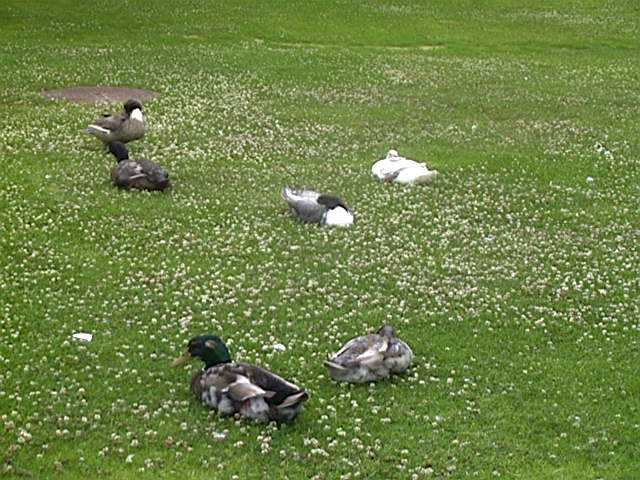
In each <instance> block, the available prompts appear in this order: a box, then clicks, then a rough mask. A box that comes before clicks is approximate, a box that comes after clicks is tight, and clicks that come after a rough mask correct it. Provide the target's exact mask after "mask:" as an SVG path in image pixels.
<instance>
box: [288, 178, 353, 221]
mask: <svg viewBox="0 0 640 480" xmlns="http://www.w3.org/2000/svg"><path fill="white" fill-rule="evenodd" d="M281 195H282V198H284V199H285V201H286V202H287V203H288V204H289V209H290V210H291V212H292V213H293V214H294V215H296V216H298V217H299V218H301V219H302V220H305V221H307V222H315V223H320V224H322V225H351V224H352V223H353V213H352V212H351V209H350V208H349V206H348V205H347V202H345V200H344V199H343V198H342V197H340V196H338V195H333V194H331V193H319V192H316V191H314V190H308V189H301V190H293V189H291V188H289V187H288V186H287V185H285V186H284V187H282V191H281Z"/></svg>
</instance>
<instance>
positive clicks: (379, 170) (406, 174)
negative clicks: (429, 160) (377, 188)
mask: <svg viewBox="0 0 640 480" xmlns="http://www.w3.org/2000/svg"><path fill="white" fill-rule="evenodd" d="M371 173H373V174H374V175H375V176H376V177H378V178H379V179H381V180H384V181H385V182H396V183H403V184H407V185H418V184H421V183H426V182H428V181H429V180H432V179H433V178H434V177H435V176H436V175H438V171H437V170H429V168H427V165H426V164H424V163H422V162H417V161H416V160H411V159H410V158H406V157H403V156H401V155H400V154H399V153H398V151H397V150H394V149H391V150H389V151H388V152H387V156H386V157H385V158H381V159H380V160H378V161H376V162H375V163H374V164H373V166H372V167H371Z"/></svg>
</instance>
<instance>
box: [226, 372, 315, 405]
mask: <svg viewBox="0 0 640 480" xmlns="http://www.w3.org/2000/svg"><path fill="white" fill-rule="evenodd" d="M238 365H239V366H241V367H242V368H243V370H244V371H245V372H246V376H247V378H248V379H249V380H250V381H251V383H253V384H254V385H256V386H258V387H260V388H261V389H263V390H264V391H265V392H272V393H273V395H268V394H267V395H265V398H267V399H268V401H269V403H272V404H275V405H279V404H281V403H283V402H285V401H286V400H287V399H288V398H289V397H290V396H291V395H297V394H299V393H304V392H303V390H302V389H301V388H300V387H298V386H297V385H296V384H294V383H291V382H289V381H287V380H285V379H284V378H282V377H281V376H279V375H276V374H275V373H273V372H271V371H269V370H267V369H266V368H262V367H259V366H257V365H252V364H247V363H240V364H238ZM304 397H305V398H306V395H305V396H304Z"/></svg>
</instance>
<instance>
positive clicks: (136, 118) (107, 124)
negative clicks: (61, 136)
mask: <svg viewBox="0 0 640 480" xmlns="http://www.w3.org/2000/svg"><path fill="white" fill-rule="evenodd" d="M83 131H84V132H87V133H91V134H93V135H95V136H96V137H98V138H99V139H100V140H102V141H103V142H104V143H109V142H112V141H114V140H119V141H121V142H123V143H127V142H130V141H131V140H136V139H138V138H140V137H142V136H143V135H144V116H143V115H142V104H141V103H140V100H138V99H137V98H130V99H129V100H127V101H126V102H124V111H122V112H118V113H105V114H103V115H102V116H100V117H98V118H96V119H95V120H94V121H93V122H91V124H89V125H88V126H87V127H85V128H84V129H83Z"/></svg>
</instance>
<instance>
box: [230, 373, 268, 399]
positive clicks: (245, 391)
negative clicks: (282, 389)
mask: <svg viewBox="0 0 640 480" xmlns="http://www.w3.org/2000/svg"><path fill="white" fill-rule="evenodd" d="M227 391H228V392H229V395H230V396H231V398H233V399H234V400H236V401H237V402H245V401H247V400H249V399H251V398H254V397H265V398H270V397H273V396H274V395H275V393H274V392H268V391H265V390H263V389H262V388H260V387H259V386H258V385H255V384H254V383H251V381H250V380H249V379H248V378H247V377H245V376H243V375H238V376H237V377H236V380H235V381H234V382H233V383H230V384H229V386H228V387H227Z"/></svg>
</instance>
